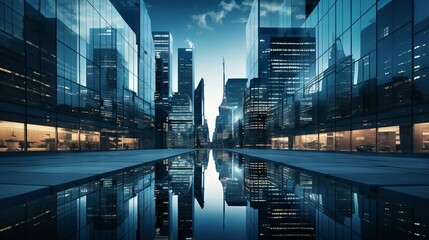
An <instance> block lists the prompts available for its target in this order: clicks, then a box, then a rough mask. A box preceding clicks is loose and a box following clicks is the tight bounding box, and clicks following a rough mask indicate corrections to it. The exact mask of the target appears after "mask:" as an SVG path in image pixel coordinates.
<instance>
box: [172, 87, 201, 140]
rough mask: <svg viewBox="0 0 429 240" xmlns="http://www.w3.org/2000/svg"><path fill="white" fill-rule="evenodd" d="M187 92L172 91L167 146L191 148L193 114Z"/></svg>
mask: <svg viewBox="0 0 429 240" xmlns="http://www.w3.org/2000/svg"><path fill="white" fill-rule="evenodd" d="M192 108H193V105H192V101H191V99H189V95H188V94H182V93H174V94H173V97H172V99H171V110H170V112H169V114H168V132H167V148H193V147H194V144H195V139H194V115H193V112H192Z"/></svg>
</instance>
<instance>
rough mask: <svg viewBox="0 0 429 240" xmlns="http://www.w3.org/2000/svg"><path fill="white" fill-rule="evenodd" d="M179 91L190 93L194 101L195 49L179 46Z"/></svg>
mask: <svg viewBox="0 0 429 240" xmlns="http://www.w3.org/2000/svg"><path fill="white" fill-rule="evenodd" d="M177 64H178V75H177V77H178V78H177V81H178V90H179V91H178V92H179V93H181V94H188V96H189V98H190V99H191V101H192V102H194V89H195V83H194V74H195V71H194V49H193V48H179V49H178V62H177Z"/></svg>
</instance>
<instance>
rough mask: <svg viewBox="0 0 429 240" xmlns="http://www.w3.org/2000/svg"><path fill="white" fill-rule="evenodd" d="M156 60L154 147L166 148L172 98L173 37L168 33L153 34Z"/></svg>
mask: <svg viewBox="0 0 429 240" xmlns="http://www.w3.org/2000/svg"><path fill="white" fill-rule="evenodd" d="M152 35H153V41H154V44H155V58H156V84H155V85H156V87H155V129H156V144H155V145H156V147H157V148H165V147H166V132H167V130H168V127H167V124H168V112H169V111H170V101H171V96H172V82H173V76H172V75H173V74H172V73H173V71H172V59H173V37H172V36H171V34H170V32H153V33H152Z"/></svg>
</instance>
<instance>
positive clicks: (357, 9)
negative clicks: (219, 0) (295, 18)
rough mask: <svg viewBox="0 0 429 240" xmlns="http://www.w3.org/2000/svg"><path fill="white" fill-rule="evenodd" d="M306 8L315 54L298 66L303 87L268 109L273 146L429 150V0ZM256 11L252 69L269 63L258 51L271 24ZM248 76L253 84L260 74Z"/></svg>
mask: <svg viewBox="0 0 429 240" xmlns="http://www.w3.org/2000/svg"><path fill="white" fill-rule="evenodd" d="M262 2H264V1H263V0H260V1H258V0H256V1H255V2H254V7H253V9H257V8H255V6H256V7H257V6H258V4H263V3H262ZM271 2H272V1H271ZM305 7H306V11H305V12H306V15H305V18H304V20H303V21H302V25H301V26H300V27H301V28H303V29H313V30H314V34H315V40H316V41H315V58H314V59H312V60H311V61H310V63H309V66H308V67H304V68H301V69H300V71H299V73H298V75H297V76H298V79H299V81H300V84H299V88H298V89H296V90H295V91H294V93H285V94H283V99H282V100H281V102H280V103H281V104H279V106H278V108H277V109H271V110H270V116H271V117H270V118H271V120H270V123H271V125H272V126H273V125H274V126H276V127H275V134H274V135H271V144H272V146H271V147H273V148H281V149H305V150H330V151H362V152H395V153H412V152H414V153H428V152H429V144H428V142H429V138H428V136H429V118H428V116H429V114H428V111H429V108H428V107H427V105H428V104H429V97H428V96H429V91H428V90H427V89H429V88H428V86H429V85H428V82H429V78H428V72H429V71H428V69H429V55H428V54H427V53H428V51H429V50H428V46H429V45H428V43H429V37H428V36H429V35H428V32H429V11H428V9H429V3H428V2H427V1H423V0H414V1H401V0H386V1H385V0H380V1H376V0H352V1H351V0H337V1H329V0H320V1H319V2H318V4H317V5H315V4H314V1H306V6H305ZM311 8H314V9H313V10H312V11H311V12H308V11H307V9H311ZM258 12H259V11H256V10H252V12H251V14H250V17H249V21H248V23H247V25H248V31H247V34H248V36H247V40H248V64H247V66H248V73H253V72H255V73H258V71H255V70H253V71H252V69H255V68H256V67H259V69H261V64H262V65H264V63H262V62H261V61H260V60H259V61H256V60H255V59H258V58H257V57H258V56H257V55H254V53H255V52H258V51H255V50H253V49H257V48H258V47H260V46H261V45H263V44H264V43H263V42H260V41H258V40H259V39H260V38H261V33H260V29H261V28H260V27H262V26H263V24H264V23H265V22H267V21H268V20H266V19H265V18H266V16H264V17H262V16H260V17H259V18H260V19H259V21H260V23H259V24H257V20H258V15H257V14H258ZM274 12H275V11H271V13H270V14H275V13H274ZM276 12H277V14H280V16H281V15H282V14H284V12H285V11H276ZM301 12H302V11H301ZM262 18H264V19H262ZM278 18H279V19H285V18H284V17H283V18H282V17H278ZM255 19H256V20H255ZM269 19H270V20H271V23H275V22H276V21H275V20H276V19H277V18H276V17H273V18H269ZM273 19H274V21H273ZM286 22H287V21H286ZM282 24H283V25H285V22H282V21H280V23H279V25H282ZM258 26H260V27H258ZM257 36H258V37H259V38H257ZM249 53H252V54H249ZM264 66H265V65H264ZM260 74H261V72H260V71H259V75H260ZM249 76H250V87H252V78H255V77H257V76H258V74H253V75H252V74H250V75H249ZM250 91H252V88H250ZM250 96H251V94H250ZM247 98H249V97H247ZM246 100H248V99H246ZM267 107H268V104H267ZM248 111H249V110H248Z"/></svg>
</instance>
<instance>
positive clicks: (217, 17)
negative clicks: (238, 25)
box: [207, 10, 226, 23]
mask: <svg viewBox="0 0 429 240" xmlns="http://www.w3.org/2000/svg"><path fill="white" fill-rule="evenodd" d="M207 15H208V16H209V17H210V18H211V20H212V21H213V22H215V23H222V20H223V19H224V18H225V16H226V12H225V11H224V10H220V11H218V12H214V11H210V12H208V13H207Z"/></svg>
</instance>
